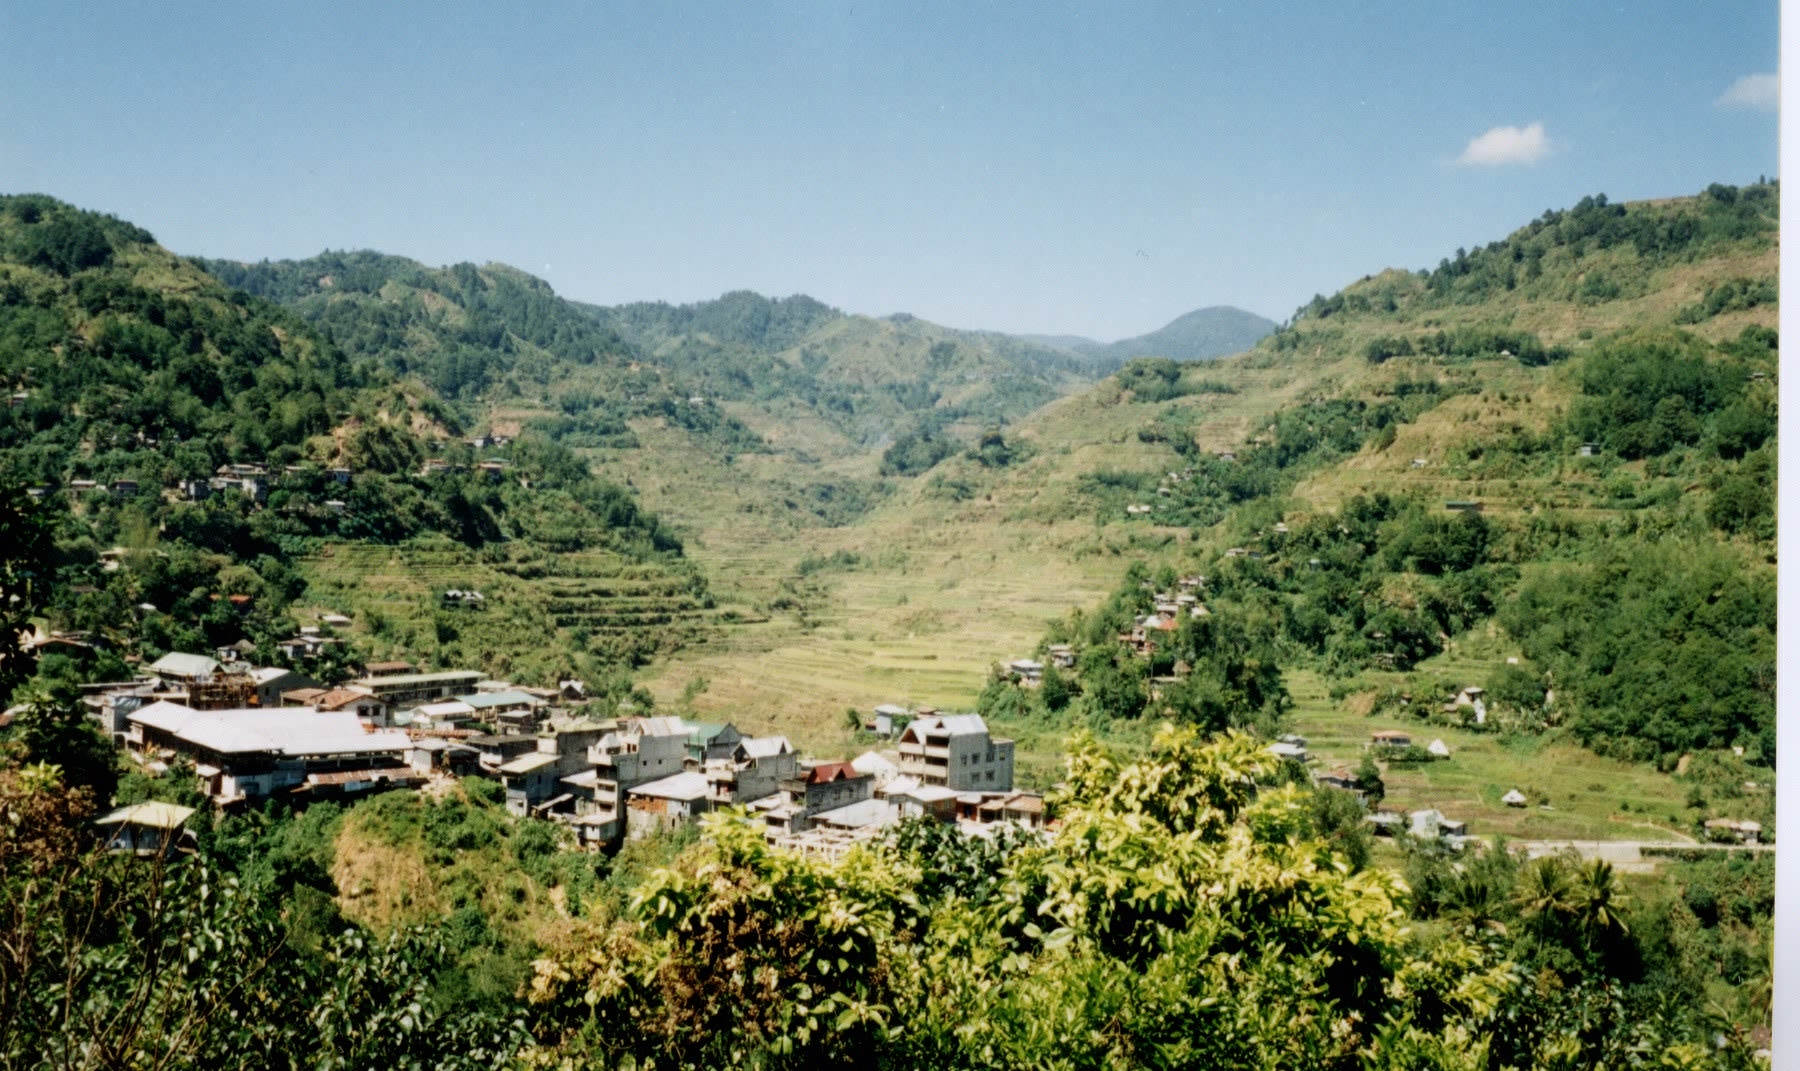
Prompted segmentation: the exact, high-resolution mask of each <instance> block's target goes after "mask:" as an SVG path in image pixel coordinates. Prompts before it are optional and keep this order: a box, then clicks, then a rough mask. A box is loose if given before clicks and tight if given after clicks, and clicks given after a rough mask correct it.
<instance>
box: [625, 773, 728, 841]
mask: <svg viewBox="0 0 1800 1071" xmlns="http://www.w3.org/2000/svg"><path fill="white" fill-rule="evenodd" d="M710 792H711V788H710V786H709V785H708V783H707V780H706V778H705V776H703V775H701V774H699V773H696V772H694V771H692V770H684V771H682V772H681V773H678V774H672V775H670V776H668V777H664V778H661V779H659V780H656V781H647V782H645V783H644V784H641V785H636V786H633V787H632V788H630V789H628V790H627V813H628V818H627V819H626V822H627V829H626V836H628V837H643V836H649V835H650V834H652V833H658V832H663V831H666V830H670V829H676V828H679V827H680V826H683V825H685V824H687V823H688V822H691V821H693V820H694V819H696V818H698V817H700V816H701V815H703V814H705V813H706V812H707V811H710V810H712V800H711V798H710Z"/></svg>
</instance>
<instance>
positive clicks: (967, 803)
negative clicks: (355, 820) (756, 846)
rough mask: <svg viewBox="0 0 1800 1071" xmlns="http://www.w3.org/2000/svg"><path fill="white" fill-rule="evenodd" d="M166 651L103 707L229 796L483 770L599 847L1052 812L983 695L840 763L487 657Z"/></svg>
mask: <svg viewBox="0 0 1800 1071" xmlns="http://www.w3.org/2000/svg"><path fill="white" fill-rule="evenodd" d="M148 669H149V671H148V673H147V674H146V675H145V676H143V677H141V678H139V679H136V680H133V681H129V682H119V683H114V684H105V685H95V686H91V687H90V689H89V692H88V695H87V696H86V702H87V704H88V707H89V710H90V713H91V715H92V716H93V717H94V719H95V720H96V721H97V722H99V724H100V725H101V727H102V728H103V729H105V730H106V732H108V733H109V734H110V735H111V736H112V737H113V738H114V739H115V740H116V741H117V742H118V743H119V744H120V745H121V746H122V747H124V748H125V749H126V750H127V751H128V752H129V753H130V754H131V755H132V756H133V757H134V758H135V759H136V760H137V761H139V762H140V763H142V764H143V765H144V766H145V767H146V768H148V769H151V770H153V771H160V770H166V769H167V768H168V765H169V764H170V763H172V762H174V761H176V760H177V759H185V760H186V761H187V762H188V763H191V764H192V767H193V769H194V771H195V773H196V775H197V776H198V778H199V784H200V788H201V790H202V792H203V793H204V794H205V795H206V796H207V798H208V799H209V800H210V801H211V802H212V803H213V804H214V805H215V806H217V807H221V808H231V807H236V806H240V805H254V804H256V803H258V802H260V801H263V800H266V799H271V798H280V799H285V800H288V801H291V802H305V801H310V800H314V799H323V798H342V797H346V796H354V795H357V794H360V793H365V792H370V791H376V790H380V789H386V788H395V787H417V786H421V785H424V784H425V783H427V782H428V781H431V780H433V779H436V778H445V777H461V776H470V775H474V776H486V777H491V778H494V779H495V780H497V781H499V782H500V783H501V785H502V786H504V793H505V802H506V807H507V809H508V810H509V811H510V812H512V813H513V814H515V815H519V816H522V817H523V816H532V817H538V818H544V819H548V820H552V821H557V822H561V823H564V824H566V825H568V826H569V827H570V829H571V830H572V831H573V832H574V834H575V836H576V839H577V840H578V841H579V842H580V843H581V844H583V845H585V846H589V847H593V848H605V847H611V846H615V845H617V844H619V843H620V842H622V841H624V840H625V839H627V838H629V837H637V836H643V835H646V834H649V833H653V832H656V831H660V830H665V829H669V828H671V827H674V826H678V825H681V824H683V823H686V822H690V821H693V820H694V819H696V818H698V817H699V816H700V815H702V814H705V813H706V812H708V811H712V810H715V809H718V808H722V807H732V806H736V807H743V808H745V809H746V810H747V811H748V812H749V813H750V814H751V815H752V816H753V817H754V818H755V819H756V820H758V821H760V822H761V823H762V824H763V826H764V828H765V830H766V832H767V835H768V836H769V838H770V839H771V840H772V841H775V842H777V843H785V844H789V845H791V846H793V847H795V848H798V849H800V850H802V851H808V852H817V853H824V854H833V853H836V852H839V851H841V850H843V849H844V848H845V847H847V846H848V845H850V844H854V843H856V842H858V841H860V840H863V839H866V838H868V837H871V836H874V835H876V834H878V833H879V832H880V831H881V830H883V829H886V828H888V827H890V826H893V825H896V824H898V823H899V822H900V821H901V820H902V819H904V818H906V817H909V816H913V815H929V816H931V817H934V818H937V819H940V820H942V821H946V822H960V823H965V824H967V825H969V826H970V827H971V828H975V829H979V828H981V827H985V826H990V825H992V824H993V823H996V822H1012V823H1017V824H1020V825H1024V826H1027V827H1032V828H1036V827H1039V826H1041V825H1042V823H1043V820H1044V807H1043V799H1042V797H1041V796H1038V795H1036V794H1032V793H1021V792H1016V791H1014V789H1013V742H1012V741H1011V740H1004V739H995V738H994V737H993V736H992V735H990V734H989V732H988V729H987V725H986V724H985V723H984V722H983V721H982V719H981V718H980V717H979V716H978V715H973V714H960V715H956V714H953V715H945V714H940V713H938V712H936V711H919V712H912V711H904V710H901V711H900V713H901V714H903V715H904V717H903V718H893V717H892V712H889V714H890V717H889V727H890V729H891V731H893V732H895V733H897V737H896V745H897V751H895V752H891V753H890V755H892V756H893V757H891V758H890V757H888V756H887V755H883V754H880V753H877V752H873V751H871V752H869V753H867V754H865V755H862V756H860V757H858V758H857V759H855V760H854V761H852V762H829V761H816V760H812V759H808V758H803V757H802V756H800V754H799V753H798V752H797V751H796V750H795V749H794V747H793V745H792V744H791V743H790V742H789V741H788V740H787V738H786V737H783V736H762V737H756V736H745V735H743V734H742V733H741V732H740V731H739V730H738V729H737V728H736V727H735V726H733V725H730V724H709V723H697V722H691V721H687V720H684V719H682V718H677V717H649V716H627V717H613V718H604V719H601V718H593V717H588V716H585V715H583V714H582V713H581V712H580V706H579V704H580V703H581V702H582V700H584V699H585V695H584V694H583V689H582V686H581V682H579V681H564V682H561V685H560V686H559V687H558V688H556V689H541V688H523V687H515V686H513V685H511V684H508V683H506V682H504V681H491V680H484V679H483V675H482V674H480V673H479V672H476V671H473V670H442V671H437V672H421V671H419V670H418V669H416V668H415V667H413V666H411V665H409V664H406V663H403V662H390V663H371V664H369V665H368V666H366V667H365V673H364V675H363V676H362V677H361V678H359V679H357V680H354V681H351V682H349V683H347V684H344V685H340V686H337V687H329V688H328V687H325V686H323V685H322V684H321V683H320V682H318V681H315V680H311V679H310V678H307V677H305V675H303V674H300V673H297V672H295V671H293V670H289V669H280V668H269V669H259V668H255V667H252V666H249V665H248V664H246V663H243V662H241V661H228V660H220V659H215V658H212V657H209V656H205V655H194V654H170V655H165V656H164V657H163V658H161V659H158V660H157V661H156V662H155V663H154V664H152V665H151V666H150V667H148ZM897 709H898V708H897ZM896 722H898V723H899V724H895V723H896ZM150 818H153V819H155V820H156V821H164V822H166V821H168V820H169V815H167V814H163V813H162V812H157V813H156V814H155V815H152V816H150ZM145 820H146V821H148V820H150V819H145ZM183 820H185V818H184V819H183ZM120 822H121V823H123V825H122V826H121V830H122V831H123V832H121V834H120V835H121V836H124V837H127V838H129V837H130V836H133V835H138V834H141V833H142V832H143V831H142V830H137V833H135V834H134V833H133V832H132V831H133V830H136V829H137V826H138V825H141V824H142V823H140V822H138V820H137V817H133V816H126V817H123V818H121V819H120ZM133 843H135V842H133Z"/></svg>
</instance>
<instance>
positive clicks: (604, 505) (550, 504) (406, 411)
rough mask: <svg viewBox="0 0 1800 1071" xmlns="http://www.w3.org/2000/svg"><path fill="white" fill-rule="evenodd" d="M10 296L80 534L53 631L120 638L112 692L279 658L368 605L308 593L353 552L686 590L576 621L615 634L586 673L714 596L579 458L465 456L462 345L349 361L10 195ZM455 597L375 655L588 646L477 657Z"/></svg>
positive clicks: (241, 295)
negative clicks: (293, 639)
mask: <svg viewBox="0 0 1800 1071" xmlns="http://www.w3.org/2000/svg"><path fill="white" fill-rule="evenodd" d="M511 282H516V280H508V283H511ZM528 289H529V288H522V290H521V291H520V292H523V290H528ZM0 292H3V294H4V298H3V299H0V377H4V380H5V383H6V385H7V389H8V392H9V394H10V395H11V398H10V402H9V407H8V409H7V411H6V413H5V415H4V417H3V418H0V464H3V465H4V470H5V471H4V475H5V477H6V479H7V480H8V481H9V482H12V483H14V484H15V485H29V486H33V487H35V488H37V489H38V491H37V493H38V494H39V495H40V496H41V497H42V505H41V506H40V508H41V509H44V510H46V511H48V513H49V514H50V515H51V517H52V518H53V520H54V523H55V524H56V526H57V548H56V556H55V561H54V563H53V565H54V567H55V568H56V569H57V583H56V584H55V585H54V589H53V590H54V594H53V598H52V600H51V609H50V618H49V621H48V622H47V624H48V625H49V626H50V627H53V628H59V629H75V630H81V631H88V632H92V633H95V634H97V635H99V636H101V637H104V638H107V639H109V640H110V641H112V643H113V644H114V647H113V648H112V653H111V654H107V655H105V656H104V657H102V659H101V663H102V664H100V665H98V666H90V667H88V668H87V670H85V671H84V672H86V673H87V674H88V675H97V674H101V675H103V674H104V673H106V672H113V673H116V672H118V671H119V670H120V667H119V666H118V664H117V662H116V658H117V657H118V656H120V655H126V654H142V655H144V656H146V657H149V658H154V657H156V656H158V655H160V654H161V653H162V652H164V651H166V650H170V649H180V650H211V649H212V648H213V647H216V646H221V645H224V644H230V643H235V642H237V641H240V640H248V641H250V642H251V643H252V644H253V645H254V646H256V647H258V648H259V652H258V657H260V658H263V659H265V660H267V661H275V660H276V656H275V653H274V650H273V644H274V642H275V641H277V640H279V639H281V638H284V637H285V636H288V635H292V634H293V631H294V629H295V628H297V627H298V624H299V622H300V621H302V620H310V619H312V618H313V617H315V616H316V615H317V614H318V613H319V612H321V611H324V610H358V609H361V608H362V607H361V604H360V602H359V601H358V593H359V592H358V590H355V589H353V590H351V591H346V592H344V593H342V595H343V597H342V598H334V599H332V601H329V602H326V603H324V604H322V605H321V604H319V603H318V601H317V600H318V598H319V596H320V592H318V591H314V592H311V593H310V594H309V593H308V580H309V579H312V578H315V576H316V574H315V572H314V569H313V563H316V562H318V561H319V560H321V557H322V556H324V555H328V554H329V552H330V548H332V547H338V546H344V545H381V546H400V545H407V546H414V545H417V546H437V547H441V548H443V551H444V552H445V553H452V554H455V555H462V556H466V557H471V558H479V559H481V560H483V561H489V562H492V563H494V564H495V565H502V564H505V563H509V562H516V561H520V560H523V559H530V558H532V557H533V556H534V555H548V556H550V557H552V558H558V557H562V556H576V557H580V558H584V559H595V560H596V564H591V565H588V566H584V567H583V568H584V570H586V571H589V572H595V573H596V575H610V573H611V572H618V571H622V570H637V571H639V572H643V571H648V572H651V573H657V574H662V575H666V578H667V579H666V580H665V581H663V582H662V586H663V587H668V588H672V589H679V590H680V591H681V592H682V595H681V600H683V601H681V602H680V605H679V606H677V607H673V608H671V609H670V611H669V612H668V613H666V614H663V615H662V616H660V617H658V616H657V615H654V614H644V615H640V616H639V617H636V618H633V617H629V616H625V617H621V616H619V615H618V614H617V613H610V612H609V613H608V614H606V615H602V616H605V619H606V623H607V625H608V626H618V625H620V624H629V625H634V626H643V627H637V628H623V629H622V628H619V627H605V626H603V625H602V623H601V622H600V621H598V620H595V621H587V620H585V619H583V620H582V621H580V622H576V621H575V618H577V617H580V612H574V613H565V614H563V615H561V616H562V617H563V618H568V619H569V620H570V622H571V623H573V624H578V625H580V626H582V627H586V628H588V629H589V630H590V631H591V632H592V633H594V635H595V636H596V639H595V641H594V645H593V647H592V648H591V650H589V651H585V652H584V651H582V650H581V649H580V648H579V646H577V647H576V650H575V657H576V658H577V659H579V658H582V657H587V658H590V659H591V658H596V657H597V658H599V659H601V662H602V663H604V662H606V661H610V660H617V659H619V658H628V657H637V656H641V655H642V654H643V653H647V652H649V651H653V650H657V649H661V648H666V647H667V646H668V645H669V644H670V643H671V642H673V640H672V638H671V635H670V632H669V629H670V628H671V627H680V621H681V619H682V617H683V615H684V613H685V612H686V610H687V609H688V608H689V606H690V603H691V602H692V601H693V600H695V599H700V598H703V596H704V583H703V582H702V581H701V580H700V578H699V575H698V574H697V573H696V572H695V571H694V570H693V568H692V567H691V565H689V564H688V563H686V562H685V561H683V560H682V559H681V544H680V541H679V540H678V539H677V538H676V537H675V536H674V535H673V534H672V533H671V532H670V531H669V530H668V529H667V528H665V527H664V526H663V525H662V524H661V523H660V522H659V521H657V519H656V518H655V517H653V516H651V515H649V514H647V513H645V512H643V511H642V510H640V509H639V507H638V505H637V503H636V501H635V500H634V499H633V497H632V496H631V495H630V493H629V492H627V491H626V490H625V489H624V488H623V487H620V486H618V485H615V484H611V483H607V482H605V481H602V480H599V479H596V478H595V477H594V476H593V475H592V474H591V473H589V472H588V471H587V469H586V467H585V466H584V465H582V464H581V463H580V462H579V461H578V460H577V459H576V458H575V457H574V456H573V455H572V454H571V453H570V452H569V450H568V449H567V448H566V447H564V446H562V445H560V444H558V443H557V442H555V441H553V440H552V439H551V438H550V437H548V436H545V435H542V434H527V435H524V436H522V437H520V438H519V439H518V440H517V441H515V442H512V443H510V444H509V445H507V446H505V447H487V448H484V449H482V450H479V451H478V450H476V449H473V448H471V447H470V446H469V445H468V444H466V443H464V442H462V441H461V440H460V439H456V438H454V435H455V433H456V432H457V431H458V428H459V424H461V423H462V422H463V421H462V418H461V417H460V416H459V413H458V411H457V407H456V406H455V405H454V404H451V403H447V402H446V401H445V399H444V398H443V397H442V396H441V395H440V394H439V393H438V392H437V391H436V390H435V389H434V387H433V384H432V383H431V382H428V381H427V379H428V378H429V379H433V380H437V381H438V382H442V383H443V384H444V385H445V386H446V387H449V386H452V385H453V384H451V383H450V382H449V381H448V380H447V379H446V377H451V378H454V375H455V374H457V373H455V369H456V368H458V367H461V365H459V363H458V362H459V361H461V360H463V358H464V357H465V356H466V353H465V352H464V351H462V350H449V351H446V352H433V353H431V354H429V356H430V357H431V359H430V360H425V359H422V360H420V361H419V362H418V363H416V364H405V363H401V362H398V361H395V362H388V361H384V360H382V359H379V358H378V357H377V356H376V355H375V354H374V353H373V352H372V351H373V349H374V348H375V347H373V345H372V344H367V343H366V342H362V341H359V342H358V345H357V346H356V347H354V348H351V349H348V350H347V349H346V348H344V347H342V346H340V345H338V344H337V343H336V342H335V341H334V340H333V338H332V337H331V336H330V335H328V334H325V333H321V332H320V331H318V330H316V329H315V328H314V327H312V326H311V325H309V324H308V323H307V321H306V320H305V319H304V318H303V317H301V316H299V315H296V314H295V313H294V312H292V311H289V310H287V309H285V308H283V307H281V306H279V305H276V304H273V303H271V302H269V301H267V300H264V299H262V298H259V297H256V296H254V295H251V294H249V293H246V292H244V291H243V290H233V289H231V288H229V287H227V286H226V285H224V284H222V283H221V282H219V281H218V280H217V279H216V278H214V277H212V276H211V275H209V274H207V273H206V272H205V271H203V270H202V269H201V268H200V267H199V266H198V265H197V264H196V263H194V262H192V261H187V260H183V259H181V258H179V257H176V256H174V255H172V254H170V253H169V252H168V251H166V250H164V249H162V248H161V247H160V246H158V245H156V244H155V242H154V240H153V238H152V237H151V236H150V235H149V234H147V233H146V232H144V231H142V230H141V229H139V228H136V227H133V226H131V225H130V224H126V223H122V222H120V221H118V220H116V219H113V218H112V217H108V216H101V215H98V214H95V213H91V212H84V211H81V210H78V209H75V208H72V207H70V206H68V205H64V204H61V203H59V202H57V201H55V200H53V199H51V198H48V197H39V196H17V197H7V198H4V199H0ZM359 322H363V321H359ZM569 324H570V325H573V326H576V327H579V328H580V329H581V330H583V331H585V332H587V335H586V336H582V338H583V340H584V341H587V340H590V339H592V338H597V337H598V336H599V332H597V331H596V330H595V329H594V328H593V327H592V325H591V324H589V323H587V321H585V320H583V319H581V318H579V317H576V318H572V319H571V320H570V321H569ZM553 335H555V329H552V328H546V330H545V332H544V333H543V337H546V338H548V337H550V336H553ZM421 349H422V351H423V350H425V349H427V348H425V347H422V348H421ZM522 367H525V362H523V361H520V362H516V363H515V365H514V366H513V367H512V368H511V369H509V370H508V371H510V372H515V373H516V372H517V371H518V369H520V368H522ZM471 374H475V373H471ZM480 374H483V375H485V374H488V373H480ZM483 464H485V468H484V467H482V465H483ZM229 466H238V468H237V469H236V470H232V469H231V468H229ZM334 470H335V471H334ZM444 579H445V580H446V581H448V582H447V583H446V584H445V585H444V586H455V587H464V586H468V585H467V583H466V582H465V583H454V581H455V580H457V579H458V578H457V577H456V576H454V575H450V576H447V577H445V578H444ZM652 586H653V587H654V586H656V585H652ZM438 595H439V592H438V591H425V590H421V591H419V592H418V593H417V595H416V598H415V599H414V600H413V601H412V602H411V604H410V605H409V607H408V610H407V613H406V614H405V615H404V616H405V617H406V618H407V619H409V620H410V621H411V622H412V623H413V624H414V625H415V626H421V625H422V626H423V627H415V628H414V630H413V633H412V634H408V633H406V632H405V630H399V631H396V632H395V634H394V635H393V636H392V637H381V636H375V637H372V639H373V640H374V642H376V643H377V645H388V646H392V647H394V648H395V649H397V650H400V651H403V652H404V653H406V654H407V655H409V656H411V657H423V658H436V657H442V658H466V659H468V660H469V661H470V662H472V663H477V664H483V665H484V667H485V668H490V669H494V670H495V671H499V670H500V669H503V668H506V667H507V666H508V665H509V664H511V663H513V662H514V661H515V658H516V657H517V656H520V655H524V654H526V653H528V652H534V651H535V652H538V653H539V655H538V657H537V658H536V659H535V660H534V659H525V662H526V663H528V665H521V666H520V667H519V668H521V669H528V671H529V672H532V673H533V674H534V675H541V674H548V673H551V672H555V671H556V669H557V668H559V667H558V666H552V665H551V664H550V663H551V662H552V661H555V662H558V663H567V662H569V661H570V658H569V657H568V656H566V655H564V654H563V653H561V652H563V651H567V650H568V649H569V647H570V645H569V644H568V643H567V638H568V635H569V634H568V632H567V628H568V627H570V626H568V625H564V624H560V623H559V620H560V618H559V617H558V615H557V614H556V613H555V611H554V609H553V608H546V610H545V612H542V613H535V614H531V615H528V616H527V617H526V618H524V619H517V620H513V621H511V622H510V623H509V625H508V626H507V628H506V629H505V630H499V629H496V631H495V635H493V636H491V637H487V638H485V639H484V640H483V642H475V643H468V645H467V646H466V647H463V648H460V649H459V648H457V647H454V646H452V645H450V644H449V642H448V640H447V637H450V636H452V635H456V634H459V633H460V634H464V635H465V636H466V638H467V639H476V638H477V637H481V636H482V633H483V628H482V627H481V626H480V625H478V624H476V623H473V622H468V623H461V624H458V623H453V622H444V621H441V620H438V619H440V618H441V616H442V611H441V610H439V609H438ZM584 609H592V607H584ZM434 620H437V621H438V623H437V625H436V626H435V627H432V624H431V623H432V622H433V621H434ZM373 623H374V621H373V620H371V619H367V618H365V619H364V620H363V621H362V622H360V623H359V625H358V630H359V631H362V630H366V629H369V628H370V627H371V626H372V625H373ZM496 624H497V622H496ZM559 629H563V630H564V631H562V632H559V631H558V630H559ZM489 640H491V641H492V642H487V641H489ZM537 663H543V664H541V665H539V664H537ZM316 668H319V669H320V670H321V671H322V672H325V673H327V674H328V675H329V674H331V673H334V672H339V671H341V667H335V666H320V667H316ZM560 668H561V669H562V670H563V671H564V672H567V671H568V670H569V668H571V667H569V666H567V665H561V666H560ZM590 668H594V667H592V666H590ZM596 675H597V674H596Z"/></svg>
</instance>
